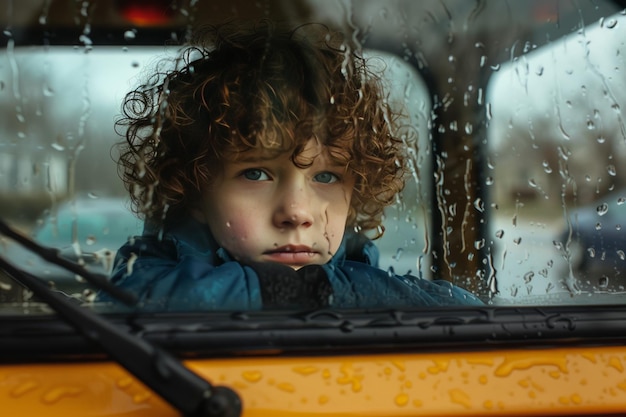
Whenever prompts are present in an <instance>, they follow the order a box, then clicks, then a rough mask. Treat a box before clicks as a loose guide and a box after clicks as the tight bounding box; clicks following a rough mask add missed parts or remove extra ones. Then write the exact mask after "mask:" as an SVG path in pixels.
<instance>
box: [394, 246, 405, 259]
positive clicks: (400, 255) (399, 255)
mask: <svg viewBox="0 0 626 417" xmlns="http://www.w3.org/2000/svg"><path fill="white" fill-rule="evenodd" d="M403 252H404V250H403V249H402V248H398V250H397V251H396V254H395V255H393V256H392V259H394V260H396V261H398V260H400V258H401V257H402V253H403Z"/></svg>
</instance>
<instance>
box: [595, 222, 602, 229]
mask: <svg viewBox="0 0 626 417" xmlns="http://www.w3.org/2000/svg"><path fill="white" fill-rule="evenodd" d="M596 230H602V223H600V222H598V223H596Z"/></svg>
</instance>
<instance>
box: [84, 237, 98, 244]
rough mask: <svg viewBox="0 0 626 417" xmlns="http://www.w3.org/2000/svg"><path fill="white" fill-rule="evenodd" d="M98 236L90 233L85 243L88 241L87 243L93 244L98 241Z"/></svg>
mask: <svg viewBox="0 0 626 417" xmlns="http://www.w3.org/2000/svg"><path fill="white" fill-rule="evenodd" d="M96 240H97V239H96V237H95V236H94V235H89V236H87V239H85V243H87V245H93V244H94V243H96Z"/></svg>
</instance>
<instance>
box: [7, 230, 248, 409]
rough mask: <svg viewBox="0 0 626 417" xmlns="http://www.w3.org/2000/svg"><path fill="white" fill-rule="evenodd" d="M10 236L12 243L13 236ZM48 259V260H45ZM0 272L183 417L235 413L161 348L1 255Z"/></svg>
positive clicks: (224, 390)
mask: <svg viewBox="0 0 626 417" xmlns="http://www.w3.org/2000/svg"><path fill="white" fill-rule="evenodd" d="M0 233H2V234H4V235H6V236H8V237H10V238H12V239H14V240H15V241H17V242H18V243H20V244H22V243H23V242H26V244H24V245H23V246H25V247H26V248H27V249H29V250H31V251H33V252H35V253H36V254H37V255H40V256H42V258H44V259H46V260H49V261H50V262H52V263H54V264H56V265H59V266H61V267H65V266H66V265H67V263H68V262H69V261H67V260H63V262H58V259H57V257H56V255H55V252H56V251H55V250H54V249H51V248H46V247H42V246H40V245H38V244H37V243H35V242H33V241H32V240H30V239H29V238H27V237H25V236H23V235H21V234H20V233H18V232H17V231H15V230H13V229H12V228H10V227H9V226H8V225H7V224H6V223H4V222H3V221H1V220H0ZM15 236H17V239H15V238H14V237H15ZM42 252H45V254H44V253H42ZM51 254H52V255H54V256H51ZM46 257H47V258H46ZM51 257H52V258H54V259H52V260H50V259H49V258H51ZM70 263H71V262H70ZM0 269H2V270H4V271H5V272H6V273H7V274H9V275H10V276H11V277H12V278H13V279H15V280H16V281H18V282H20V283H21V284H22V285H24V286H25V287H27V288H28V289H29V290H31V291H32V292H33V294H34V295H36V296H37V297H39V298H40V299H41V301H43V302H45V303H47V304H48V305H49V306H50V307H51V308H52V309H54V310H55V311H56V312H57V314H58V315H59V316H60V317H61V318H63V319H64V320H65V321H66V322H68V323H70V324H71V325H72V326H74V327H75V328H76V329H77V330H78V331H79V332H81V333H82V334H83V335H84V336H85V337H86V338H87V339H89V340H90V341H92V342H94V343H96V344H97V345H99V346H100V347H101V348H102V349H103V350H104V351H105V352H106V353H107V354H108V355H109V356H110V357H111V358H112V359H113V360H115V361H116V362H117V363H119V364H120V365H121V366H123V367H124V368H125V369H126V370H127V371H128V372H130V373H131V374H133V375H134V376H135V377H137V379H139V380H140V381H141V382H143V383H144V384H145V385H146V386H148V387H149V388H150V389H152V390H153V391H154V392H155V393H157V394H158V395H160V396H161V397H162V398H163V399H164V400H165V401H167V402H168V403H169V404H170V405H172V406H173V407H174V408H176V409H177V410H179V411H180V412H181V414H182V415H183V416H185V417H213V416H215V417H218V416H219V417H231V416H233V417H235V416H240V415H241V400H240V398H239V396H238V395H237V394H236V393H235V392H234V391H233V390H231V389H230V388H228V387H223V386H212V385H211V384H209V382H208V381H206V380H205V379H203V378H202V377H200V376H199V375H197V374H196V373H194V372H192V371H191V370H190V369H189V368H187V367H185V366H184V365H183V364H182V362H181V361H180V360H178V359H177V358H175V357H174V356H173V355H171V354H169V353H168V352H166V351H165V350H163V349H160V348H158V347H157V346H155V345H153V344H152V343H150V342H149V341H147V340H145V339H142V338H140V337H138V336H136V335H133V334H131V333H127V332H124V331H122V330H121V329H120V328H118V327H117V326H115V325H114V324H112V323H111V322H109V321H108V320H105V319H104V318H102V317H101V316H99V315H98V314H96V313H94V312H92V311H90V310H88V309H86V308H84V307H81V306H79V305H78V304H76V303H75V302H74V301H70V299H69V298H67V297H66V296H65V295H62V294H60V293H58V292H55V291H52V290H51V289H50V288H49V287H48V286H47V285H46V284H45V283H44V282H43V281H42V280H40V279H39V278H37V277H36V276H34V275H32V274H30V273H28V272H26V271H24V270H21V269H19V268H17V267H16V266H14V265H13V264H12V263H10V262H9V261H7V260H6V259H5V258H4V257H3V256H0ZM68 269H70V271H71V272H75V273H79V274H80V275H81V276H82V277H84V278H85V279H86V280H87V281H89V282H91V283H93V282H97V281H98V279H93V277H92V276H90V275H92V274H90V273H89V272H88V271H86V270H84V268H82V267H80V266H79V265H76V264H72V267H71V268H68ZM92 279H93V280H92ZM95 285H98V284H95Z"/></svg>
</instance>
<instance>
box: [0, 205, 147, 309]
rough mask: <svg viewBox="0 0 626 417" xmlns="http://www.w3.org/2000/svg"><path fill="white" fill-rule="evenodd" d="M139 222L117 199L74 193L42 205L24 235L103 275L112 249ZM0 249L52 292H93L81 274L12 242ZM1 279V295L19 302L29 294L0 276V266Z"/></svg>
mask: <svg viewBox="0 0 626 417" xmlns="http://www.w3.org/2000/svg"><path fill="white" fill-rule="evenodd" d="M142 227H143V226H142V222H141V221H140V220H139V219H138V218H137V217H135V215H134V214H133V213H132V212H131V211H130V210H129V206H128V202H127V201H126V200H124V199H122V198H117V197H94V196H79V197H76V198H75V199H72V200H69V201H65V202H62V203H60V204H58V205H53V206H52V207H51V208H49V209H46V210H45V211H44V212H43V213H42V214H41V216H40V217H39V219H38V220H37V222H36V225H35V226H34V229H33V230H31V231H30V232H28V234H29V235H30V236H31V237H32V238H33V239H34V240H35V241H36V242H37V243H39V244H41V245H43V246H46V247H50V248H56V249H58V251H59V256H62V257H64V258H66V259H69V260H71V261H74V262H77V263H79V264H82V265H83V266H85V267H86V268H87V269H88V270H89V271H91V272H97V273H102V274H105V275H108V274H109V272H110V271H111V268H112V264H113V259H114V257H115V253H116V251H117V249H118V248H119V247H120V246H121V245H122V244H123V243H124V242H126V241H127V240H128V239H130V238H132V237H133V236H136V235H140V234H141V231H142ZM0 254H2V255H3V256H5V257H6V258H7V259H9V260H10V261H11V262H12V263H14V264H15V265H17V266H20V267H22V268H23V269H24V270H26V271H28V272H30V273H32V274H34V275H36V276H38V277H40V278H41V279H43V280H45V281H46V282H48V284H49V285H50V287H51V288H52V289H54V290H56V291H61V292H63V293H65V294H67V295H71V296H74V297H79V298H80V297H84V298H85V299H89V297H90V296H91V295H92V290H93V288H92V287H91V286H90V285H89V284H88V283H86V282H85V281H84V280H83V279H82V278H80V277H78V276H76V275H75V274H73V273H71V272H68V271H67V270H65V269H63V268H61V267H58V266H55V265H51V264H50V263H48V262H46V261H44V260H42V259H41V258H39V257H38V256H37V255H35V254H34V253H32V252H30V251H27V250H26V249H24V248H22V247H21V246H19V245H17V244H15V243H13V242H6V243H5V244H4V245H3V247H2V248H0ZM0 282H4V285H5V287H7V288H5V291H0V295H2V296H3V297H4V298H3V299H0V300H3V301H6V302H10V301H13V302H19V301H24V299H25V298H28V296H26V297H25V296H24V290H23V288H22V287H21V286H20V285H18V284H16V283H13V280H11V279H10V278H9V277H7V276H3V272H2V271H0ZM26 294H28V291H26ZM9 297H11V298H12V299H9Z"/></svg>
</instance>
